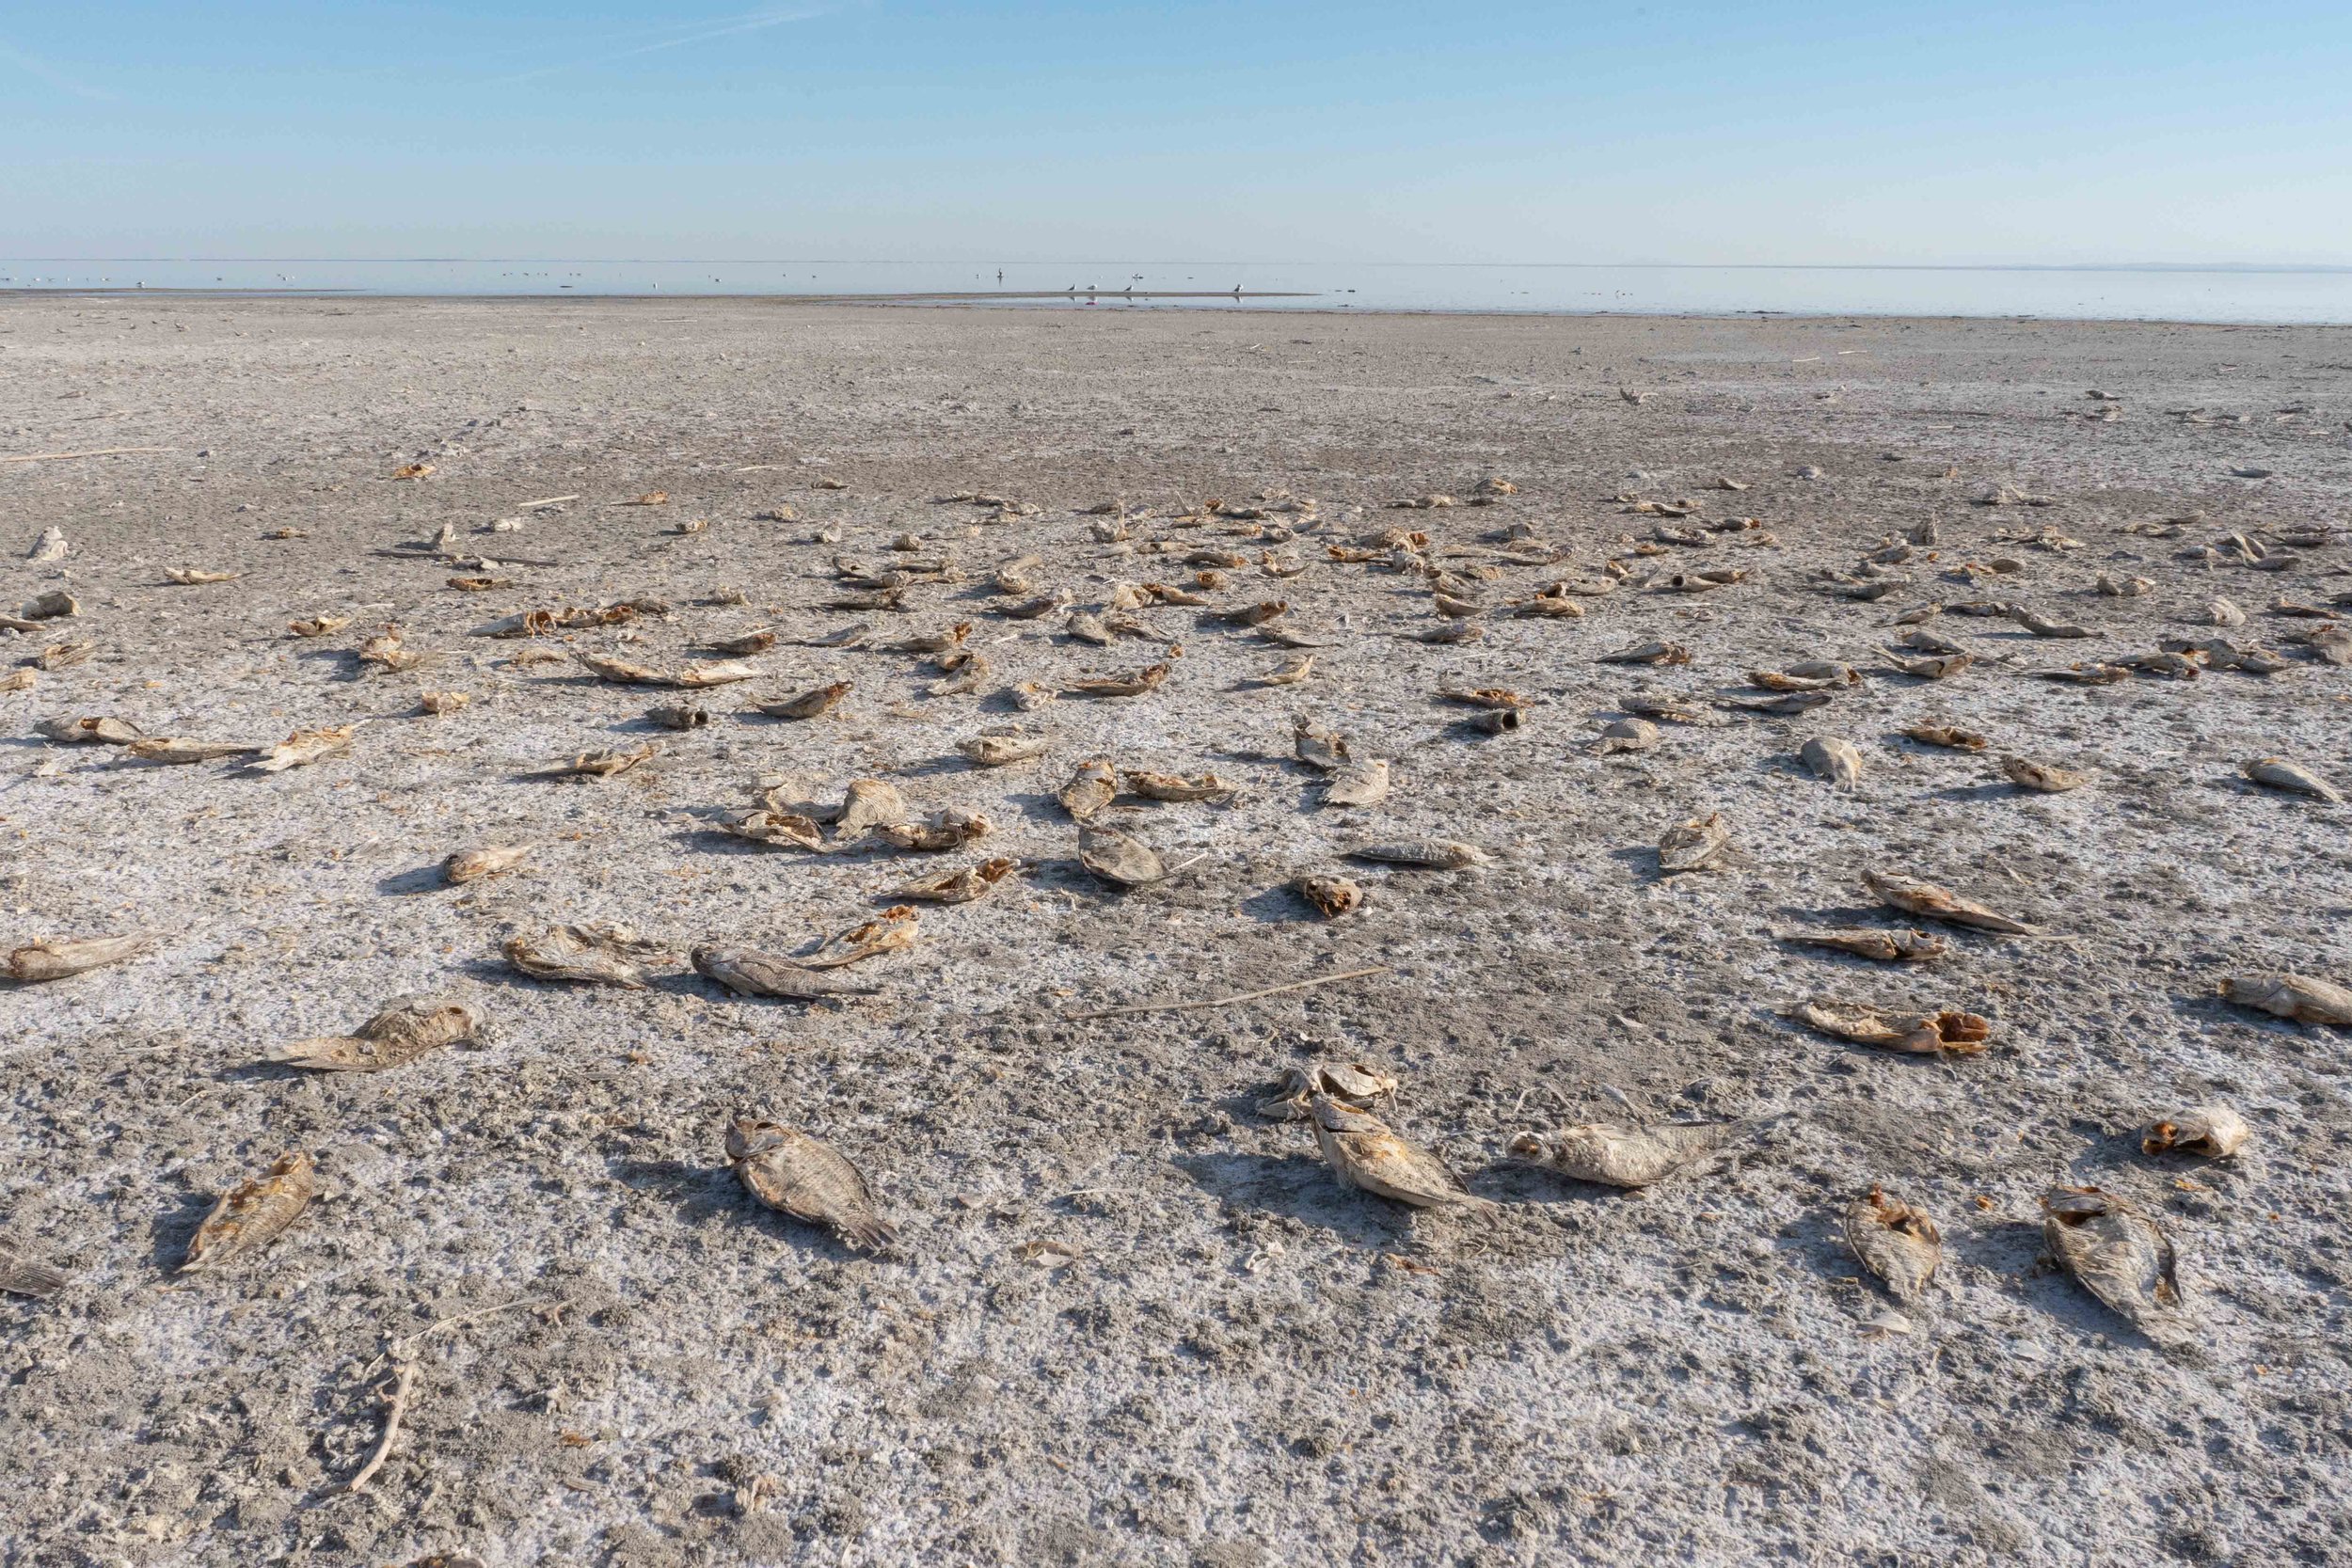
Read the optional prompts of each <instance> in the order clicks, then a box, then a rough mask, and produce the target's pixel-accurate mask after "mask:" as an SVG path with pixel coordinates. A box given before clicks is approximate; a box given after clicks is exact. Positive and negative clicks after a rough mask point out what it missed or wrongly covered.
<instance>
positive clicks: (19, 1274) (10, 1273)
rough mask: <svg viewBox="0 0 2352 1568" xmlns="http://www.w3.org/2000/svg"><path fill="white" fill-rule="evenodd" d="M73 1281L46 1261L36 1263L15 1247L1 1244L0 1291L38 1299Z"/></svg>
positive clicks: (51, 1294) (52, 1294) (60, 1289)
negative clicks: (19, 1252)
mask: <svg viewBox="0 0 2352 1568" xmlns="http://www.w3.org/2000/svg"><path fill="white" fill-rule="evenodd" d="M69 1283H71V1280H70V1278H69V1276H68V1275H66V1274H65V1273H64V1271H62V1270H59V1269H53V1268H51V1267H49V1265H48V1264H46V1263H36V1262H34V1261H33V1260H32V1259H29V1258H24V1257H20V1256H19V1255H18V1254H17V1253H16V1252H15V1251H14V1250H13V1249H11V1248H8V1247H5V1246H0V1291H6V1292H7V1293H8V1294H9V1295H12V1296H31V1297H34V1298H35V1299H36V1300H38V1299H40V1298H42V1297H46V1296H54V1295H56V1293H57V1292H58V1291H62V1290H64V1289H65V1288H66V1286H67V1285H68V1284H69Z"/></svg>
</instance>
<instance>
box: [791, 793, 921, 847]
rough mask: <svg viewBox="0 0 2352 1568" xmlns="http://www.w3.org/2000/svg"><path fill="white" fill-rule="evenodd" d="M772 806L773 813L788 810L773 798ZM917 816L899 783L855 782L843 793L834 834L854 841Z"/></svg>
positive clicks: (834, 817) (834, 823)
mask: <svg viewBox="0 0 2352 1568" xmlns="http://www.w3.org/2000/svg"><path fill="white" fill-rule="evenodd" d="M768 805H769V807H770V808H771V810H779V811H780V810H782V809H784V808H783V806H782V805H781V804H780V803H779V802H778V801H777V800H775V799H774V797H773V796H771V797H770V799H769V800H768ZM914 816H915V814H914V807H912V806H910V805H908V804H907V800H906V797H905V796H903V795H901V794H899V793H898V786H897V785H896V784H889V783H887V782H885V781H884V780H882V779H852V780H850V785H849V788H848V789H846V790H844V791H843V792H842V796H841V809H840V810H839V811H837V812H835V813H834V814H833V831H834V834H835V835H836V836H837V837H840V838H844V839H848V838H854V837H856V836H857V835H858V834H859V833H862V832H866V830H867V829H869V828H882V827H887V826H889V825H890V824H892V823H894V822H912V821H914Z"/></svg>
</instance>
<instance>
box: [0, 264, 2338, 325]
mask: <svg viewBox="0 0 2352 1568" xmlns="http://www.w3.org/2000/svg"><path fill="white" fill-rule="evenodd" d="M142 284H143V285H145V286H146V287H147V288H149V289H205V290H234V291H240V292H245V291H258V292H268V293H283V292H292V291H312V290H316V291H323V292H336V293H359V294H564V293H569V294H581V295H588V294H622V295H652V294H863V293H875V294H888V293H998V292H1002V293H1024V292H1025V293H1032V294H1046V295H1050V296H1054V297H1049V298H1045V299H1030V300H1025V301H1018V302H1016V303H1024V304H1028V305H1032V306H1034V307H1036V308H1040V309H1097V310H1102V309H1224V310H1233V309H1246V310H1269V309H1298V308H1306V309H1351V310H1474V311H1495V310H1535V311H1549V312H1591V311H1597V310H1619V311H1629V312H1643V313H1659V312H1677V313H1691V314H1698V315H1723V314H1731V313H1735V312H1740V311H1778V312H1787V313H1788V314H1792V315H1866V314H1867V315H1924V316H1934V315H1956V316H2050V317H2072V318H2105V319H2110V320H2160V321H2204V322H2330V323H2352V268H2344V269H2339V270H2335V271H2309V272H2227V271H2216V272H2190V271H2175V270H2169V269H2145V268H2114V269H2102V270H2060V269H2022V268H2019V269H2011V268H1968V267H1948V268H1947V267H1917V268H1910V267H1567V266H1483V265H1462V266H1406V265H1372V266H1350V265H1344V264H1339V263H1323V262H1314V263H1305V262H1296V263H1279V262H1232V261H1138V262H1132V263H1130V262H1120V263H1104V262H1098V261H1077V262H1051V263H1045V264H1039V263H1034V262H1030V263H1020V264H1014V263H1007V264H1006V265H1005V266H1004V267H1003V268H1002V269H1001V272H1000V270H999V268H998V267H996V266H995V265H994V264H993V263H992V264H988V265H971V264H963V265H959V264H954V263H944V262H914V261H108V260H71V261H69V260H51V261H7V260H0V294H5V293H8V292H11V291H15V290H21V289H72V290H81V289H134V288H136V287H138V286H139V285H142ZM1129 288H1133V289H1134V290H1136V292H1138V293H1152V292H1155V291H1156V292H1164V293H1187V292H1191V293H1210V294H1212V295H1215V296H1221V297H1211V298H1207V299H1170V298H1160V299H1154V300H1150V301H1145V300H1134V301H1129V300H1125V299H1122V298H1120V297H1119V294H1120V291H1121V290H1125V289H1129ZM1235 288H1240V289H1243V290H1245V291H1248V292H1249V293H1252V294H1275V293H1280V294H1287V295H1292V296H1295V297H1287V298H1265V297H1258V298H1249V297H1245V298H1244V299H1243V300H1241V301H1239V302H1236V301H1235V300H1234V299H1233V298H1232V290H1234V289H1235ZM1073 289H1074V290H1075V291H1076V293H1074V294H1073V293H1065V291H1069V290H1073ZM1089 290H1092V291H1094V292H1093V293H1092V294H1091V295H1089V293H1087V291H1089ZM1089 301H1090V302H1089Z"/></svg>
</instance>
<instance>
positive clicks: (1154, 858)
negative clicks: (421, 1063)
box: [1078, 827, 1168, 887]
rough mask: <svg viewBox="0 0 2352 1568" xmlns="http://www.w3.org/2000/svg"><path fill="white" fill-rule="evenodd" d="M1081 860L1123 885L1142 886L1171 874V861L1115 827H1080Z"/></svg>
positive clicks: (1101, 876)
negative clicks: (1169, 872)
mask: <svg viewBox="0 0 2352 1568" xmlns="http://www.w3.org/2000/svg"><path fill="white" fill-rule="evenodd" d="M1078 863H1079V864H1081V865H1083V866H1085V867H1086V868H1087V869H1088V870H1089V871H1091V872H1093V873H1094V874H1095V875H1096V876H1097V877H1100V878H1102V879H1103V880H1104V881H1106V882H1115V883H1117V884H1118V885H1120V886H1121V887H1142V886H1144V885H1145V884H1147V883H1150V882H1156V881H1158V880H1160V879H1162V878H1164V877H1166V876H1167V875H1168V863H1167V862H1165V861H1163V860H1161V859H1160V857H1159V852H1158V851H1157V850H1155V849H1153V848H1152V847H1151V846H1150V845H1148V844H1145V843H1144V842H1143V841H1142V840H1141V839H1137V838H1132V837H1130V836H1128V835H1127V834H1125V833H1122V832H1120V831H1119V830H1118V829H1116V828H1092V827H1081V828H1080V829H1079V830H1078Z"/></svg>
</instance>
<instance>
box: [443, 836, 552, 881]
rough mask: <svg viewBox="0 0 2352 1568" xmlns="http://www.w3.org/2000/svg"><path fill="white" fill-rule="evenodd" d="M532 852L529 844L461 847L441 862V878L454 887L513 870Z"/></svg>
mask: <svg viewBox="0 0 2352 1568" xmlns="http://www.w3.org/2000/svg"><path fill="white" fill-rule="evenodd" d="M530 854H531V847H530V846H529V845H504V844H485V845H480V846H477V847H474V848H471V849H460V850H458V851H457V852H456V853H455V854H453V855H452V856H450V857H449V859H447V860H445V861H443V862H442V863H441V879H442V880H443V881H446V882H448V883H449V884H450V885H451V886H452V887H456V886H459V885H461V884H463V883H466V882H471V881H477V880H479V879H482V878H484V877H493V876H496V875H497V874H498V873H500V872H501V871H511V870H513V869H514V868H515V867H516V866H518V865H520V864H522V863H523V861H524V860H525V859H526V858H527V857H528V856H529V855H530Z"/></svg>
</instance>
